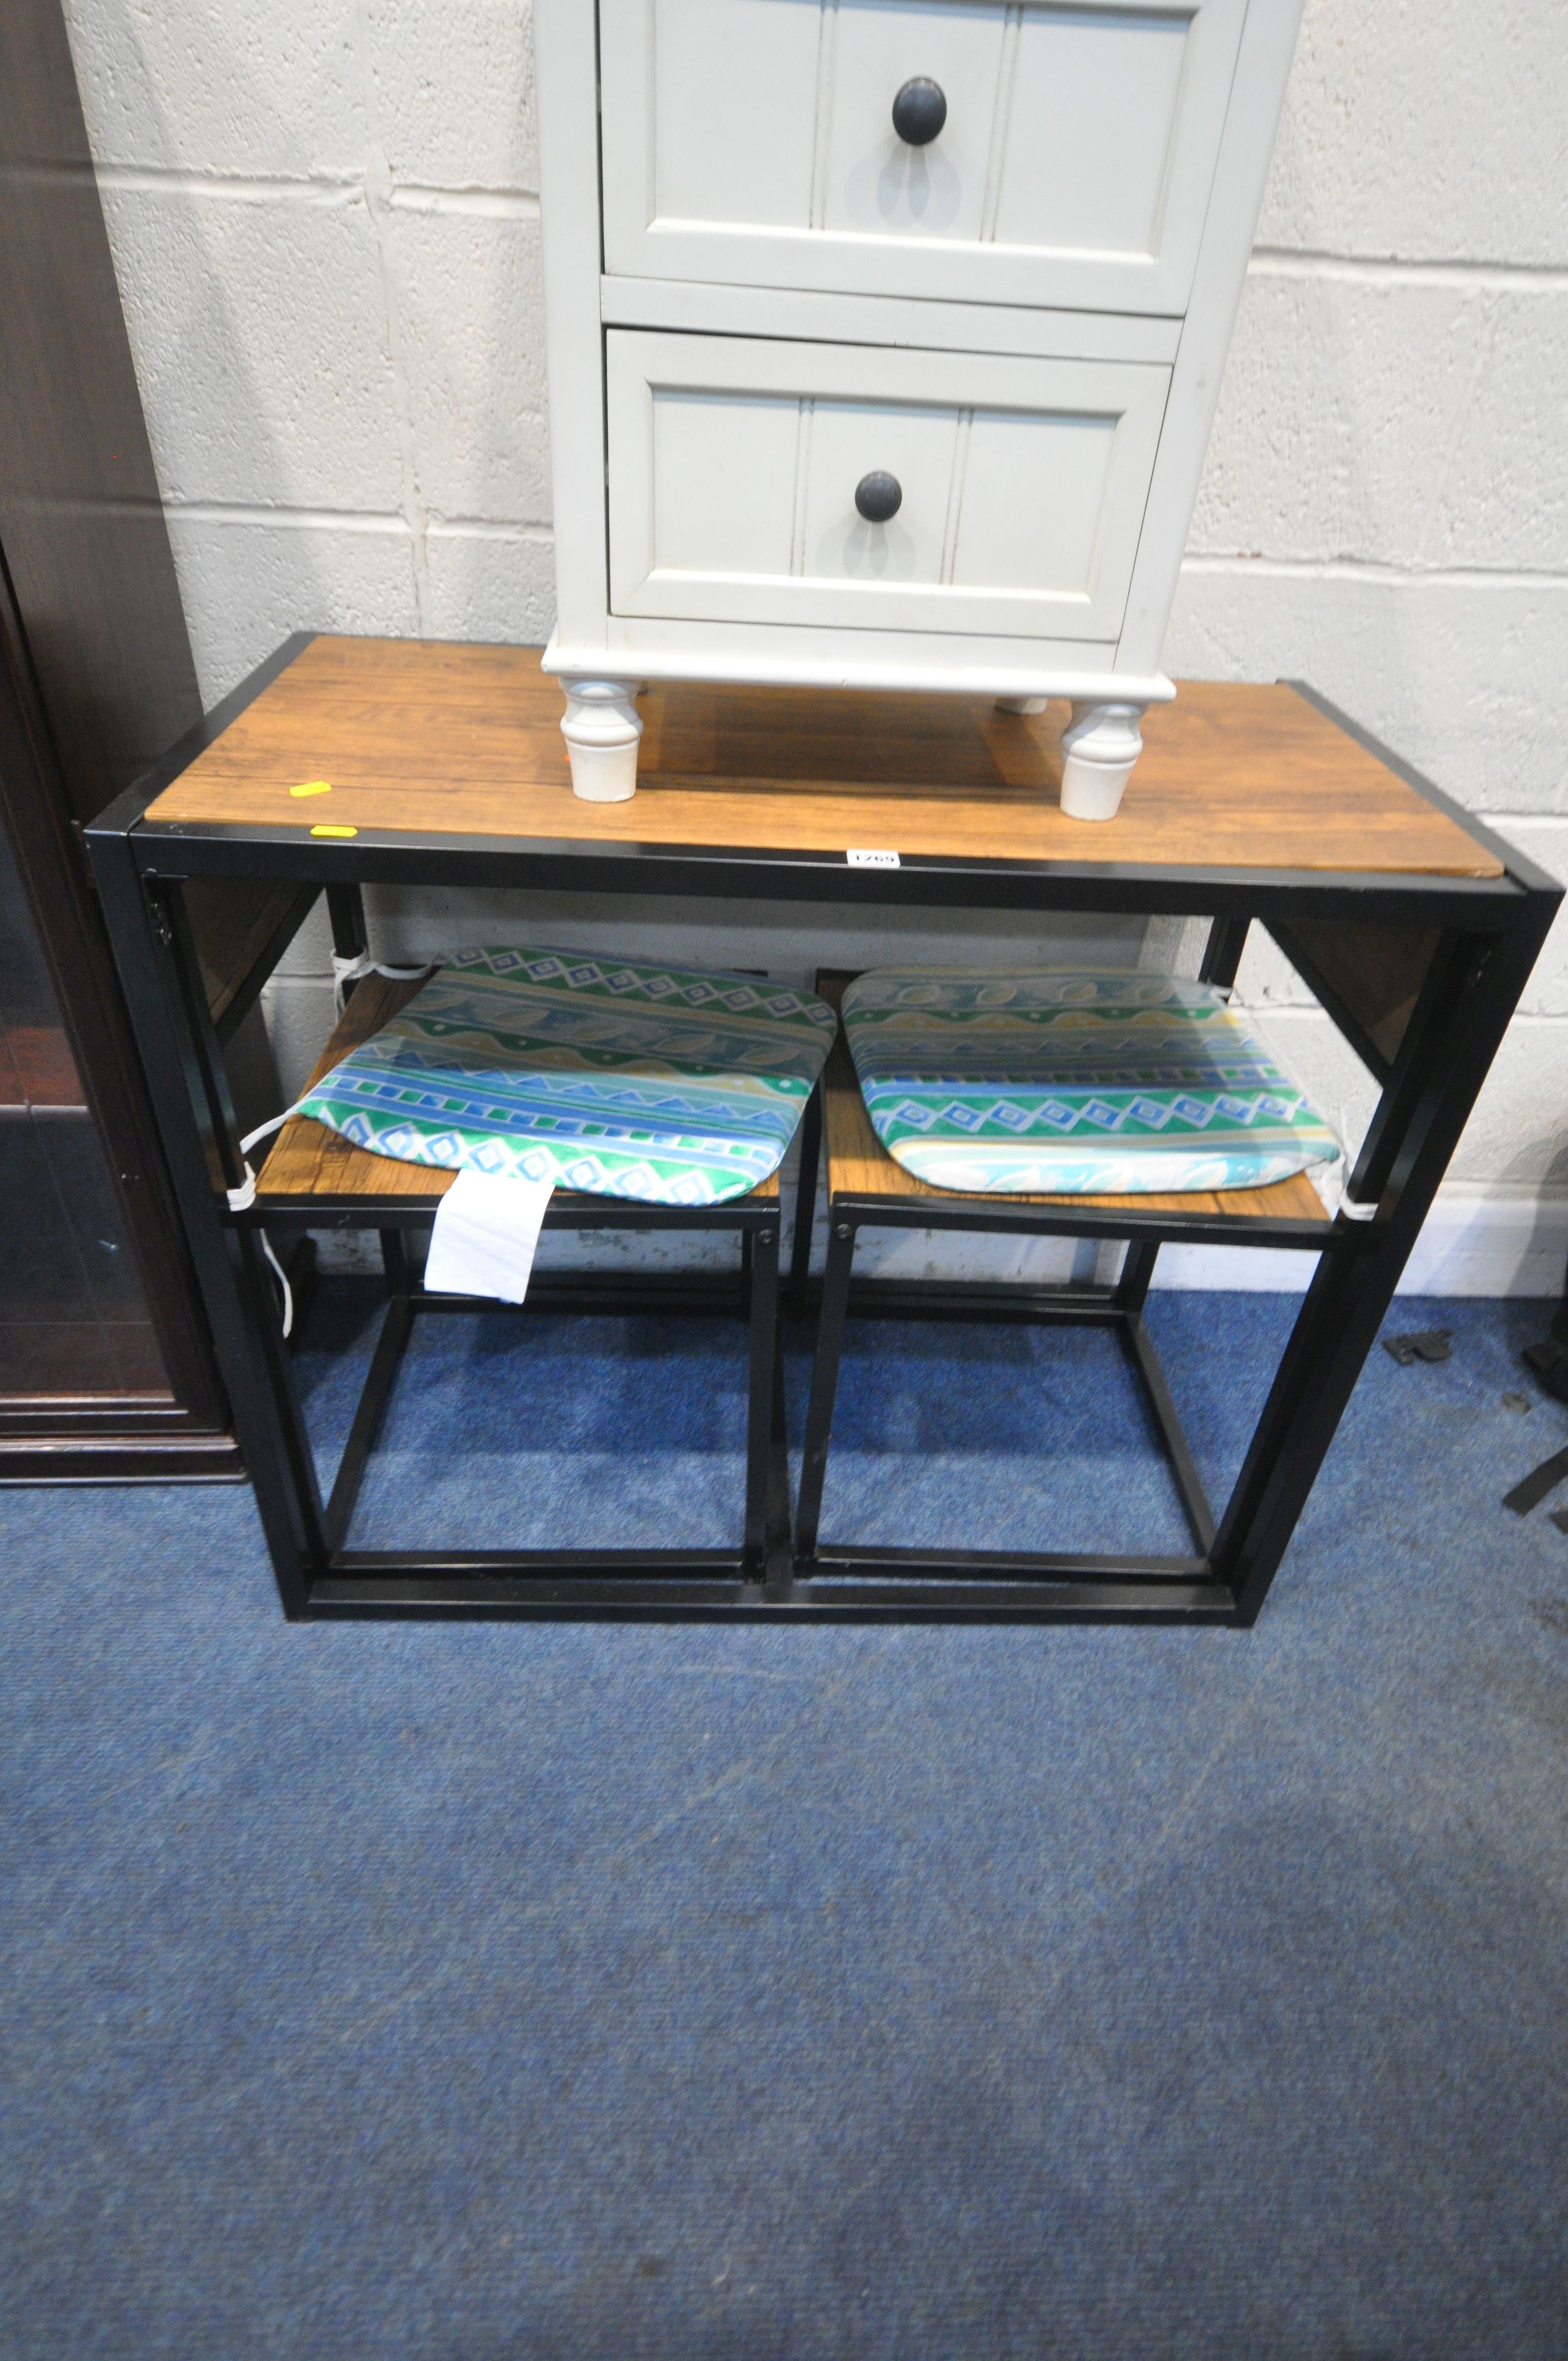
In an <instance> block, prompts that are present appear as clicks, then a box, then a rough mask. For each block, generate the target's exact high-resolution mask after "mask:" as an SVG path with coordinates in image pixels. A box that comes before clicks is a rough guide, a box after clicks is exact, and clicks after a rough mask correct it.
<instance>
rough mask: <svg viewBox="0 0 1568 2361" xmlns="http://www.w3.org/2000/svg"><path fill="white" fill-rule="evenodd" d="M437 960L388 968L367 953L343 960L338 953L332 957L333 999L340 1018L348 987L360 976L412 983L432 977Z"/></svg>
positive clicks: (437, 965) (361, 952)
mask: <svg viewBox="0 0 1568 2361" xmlns="http://www.w3.org/2000/svg"><path fill="white" fill-rule="evenodd" d="M440 964H441V962H440V961H439V960H427V961H425V963H424V964H423V965H422V967H388V966H387V965H386V963H385V962H384V961H381V960H373V959H372V958H371V956H370V954H369V952H368V951H360V952H359V953H358V954H357V956H356V958H354V959H345V958H344V957H343V955H342V953H341V952H340V951H334V953H333V955H332V989H333V997H334V1000H335V1001H336V1003H337V1013H338V1015H339V1016H342V1015H343V1012H344V1008H345V1005H346V1003H347V996H348V986H349V985H350V984H351V983H358V982H359V980H360V978H361V976H366V975H385V976H389V977H390V979H391V981H392V982H393V983H412V982H413V981H414V978H415V977H416V976H422V975H433V974H434V973H435V971H436V969H437V968H438V967H439V966H440Z"/></svg>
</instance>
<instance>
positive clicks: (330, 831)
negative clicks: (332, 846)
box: [311, 828, 359, 836]
mask: <svg viewBox="0 0 1568 2361" xmlns="http://www.w3.org/2000/svg"><path fill="white" fill-rule="evenodd" d="M358 833H359V830H358V829H356V828H313V829H312V830H311V834H312V835H313V836H357V835H358Z"/></svg>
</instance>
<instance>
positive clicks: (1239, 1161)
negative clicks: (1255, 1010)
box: [844, 968, 1340, 1197]
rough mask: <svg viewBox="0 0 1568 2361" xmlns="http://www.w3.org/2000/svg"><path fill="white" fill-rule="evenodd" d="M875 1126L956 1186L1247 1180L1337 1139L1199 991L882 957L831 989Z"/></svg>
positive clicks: (1273, 1173)
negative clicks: (881, 963)
mask: <svg viewBox="0 0 1568 2361" xmlns="http://www.w3.org/2000/svg"><path fill="white" fill-rule="evenodd" d="M844 1029H845V1031H846V1033H847V1034H848V1036H849V1042H850V1050H851V1051H852V1053H853V1056H854V1060H855V1071H856V1074H857V1075H858V1077H859V1080H860V1085H861V1094H862V1096H863V1097H864V1099H865V1103H866V1108H867V1112H868V1113H869V1115H870V1116H871V1119H872V1127H873V1128H874V1130H875V1132H876V1136H877V1137H878V1138H879V1139H880V1140H881V1142H882V1144H883V1147H884V1148H886V1150H887V1152H888V1154H889V1155H890V1156H891V1157H893V1158H894V1159H895V1160H896V1161H897V1162H898V1163H900V1164H902V1165H903V1166H904V1168H905V1171H908V1172H913V1173H914V1174H915V1175H916V1179H918V1180H927V1181H929V1182H931V1183H932V1184H933V1185H934V1186H935V1187H937V1188H938V1189H961V1190H963V1191H966V1192H967V1193H970V1194H981V1193H985V1194H989V1193H991V1192H992V1191H1003V1192H1009V1191H1010V1192H1014V1193H1027V1194H1036V1193H1039V1194H1042V1195H1051V1196H1096V1197H1098V1196H1107V1197H1120V1196H1131V1195H1135V1194H1136V1193H1138V1192H1139V1191H1145V1190H1149V1191H1159V1192H1161V1193H1165V1192H1168V1191H1180V1190H1185V1189H1202V1190H1211V1189H1258V1188H1263V1187H1265V1186H1266V1184H1267V1183H1268V1182H1269V1181H1272V1180H1286V1179H1288V1177H1289V1175H1290V1174H1291V1173H1294V1172H1303V1171H1306V1170H1309V1169H1310V1167H1312V1166H1313V1165H1328V1164H1331V1163H1332V1162H1333V1161H1334V1159H1336V1158H1337V1157H1338V1155H1339V1152H1340V1150H1339V1143H1338V1141H1337V1140H1336V1139H1335V1137H1334V1136H1333V1134H1332V1132H1331V1131H1330V1130H1329V1128H1328V1126H1327V1125H1326V1124H1324V1123H1323V1122H1322V1121H1321V1119H1320V1118H1319V1116H1318V1115H1315V1114H1314V1113H1313V1111H1312V1109H1311V1107H1310V1106H1309V1104H1307V1101H1306V1100H1305V1098H1304V1097H1303V1096H1302V1094H1301V1093H1300V1092H1299V1090H1298V1089H1297V1088H1296V1086H1295V1084H1294V1083H1293V1082H1289V1081H1288V1080H1287V1078H1286V1077H1285V1075H1283V1074H1282V1073H1281V1072H1280V1071H1279V1069H1278V1067H1277V1065H1275V1064H1274V1062H1273V1060H1271V1059H1270V1058H1269V1057H1268V1056H1267V1054H1266V1051H1265V1050H1263V1049H1260V1048H1259V1046H1258V1044H1257V1043H1256V1042H1255V1040H1253V1039H1252V1038H1250V1036H1249V1035H1248V1033H1247V1031H1246V1028H1245V1026H1243V1025H1242V1024H1241V1023H1240V1022H1239V1021H1238V1019H1237V1018H1236V1017H1235V1016H1233V1015H1232V1014H1231V1011H1230V1009H1229V1008H1228V1007H1227V1006H1226V1005H1225V1002H1224V999H1223V995H1222V994H1220V993H1219V992H1217V991H1216V990H1215V989H1214V988H1213V987H1212V985H1210V984H1204V983H1187V982H1185V981H1184V980H1182V979H1181V978H1179V977H1177V976H1169V975H1147V974H1142V973H1131V974H1121V975H1103V974H1090V973H1086V972H1082V971H1080V970H1067V969H1059V968H1058V969H1055V970H1040V971H1037V972H1032V973H1025V972H1018V973H1014V974H1003V975H999V974H996V973H994V972H987V971H985V970H982V969H970V968H927V969H924V970H916V969H904V968H879V969H877V970H875V971H874V972H872V973H871V974H869V975H862V976H861V977H860V978H859V979H858V980H857V981H856V982H855V983H852V984H851V985H850V987H849V989H848V990H847V991H846V993H845V994H844Z"/></svg>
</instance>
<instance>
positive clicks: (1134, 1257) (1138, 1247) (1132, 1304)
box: [1114, 1238, 1159, 1319]
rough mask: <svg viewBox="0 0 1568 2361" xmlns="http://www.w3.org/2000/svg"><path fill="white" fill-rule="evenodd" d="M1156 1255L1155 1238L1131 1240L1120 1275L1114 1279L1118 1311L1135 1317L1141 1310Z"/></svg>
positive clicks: (1152, 1275)
mask: <svg viewBox="0 0 1568 2361" xmlns="http://www.w3.org/2000/svg"><path fill="white" fill-rule="evenodd" d="M1158 1256H1159V1240H1158V1239H1157V1238H1135V1239H1134V1240H1133V1242H1132V1244H1131V1246H1129V1247H1128V1248H1127V1254H1126V1259H1125V1260H1124V1263H1123V1265H1122V1276H1121V1278H1120V1279H1118V1280H1117V1281H1116V1294H1115V1299H1114V1301H1115V1305H1116V1309H1117V1311H1118V1312H1126V1313H1127V1315H1128V1316H1129V1318H1132V1319H1135V1318H1136V1317H1137V1316H1138V1314H1139V1313H1140V1312H1142V1310H1143V1308H1144V1305H1145V1303H1146V1301H1147V1298H1148V1291H1149V1282H1150V1280H1151V1279H1153V1277H1154V1267H1155V1263H1156V1261H1157V1259H1158Z"/></svg>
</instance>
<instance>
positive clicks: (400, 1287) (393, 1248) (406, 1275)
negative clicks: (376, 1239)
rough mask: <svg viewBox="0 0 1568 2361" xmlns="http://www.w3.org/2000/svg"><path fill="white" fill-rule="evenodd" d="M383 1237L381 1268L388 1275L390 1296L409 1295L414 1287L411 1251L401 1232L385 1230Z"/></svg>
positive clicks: (382, 1233)
mask: <svg viewBox="0 0 1568 2361" xmlns="http://www.w3.org/2000/svg"><path fill="white" fill-rule="evenodd" d="M380 1235H381V1268H382V1269H383V1270H384V1271H385V1272H386V1274H387V1292H388V1294H389V1295H407V1294H409V1293H410V1292H411V1290H412V1286H413V1277H412V1273H411V1270H410V1268H409V1250H408V1247H407V1246H406V1244H405V1243H404V1239H403V1234H402V1232H401V1230H383V1231H382V1232H381V1234H380Z"/></svg>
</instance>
